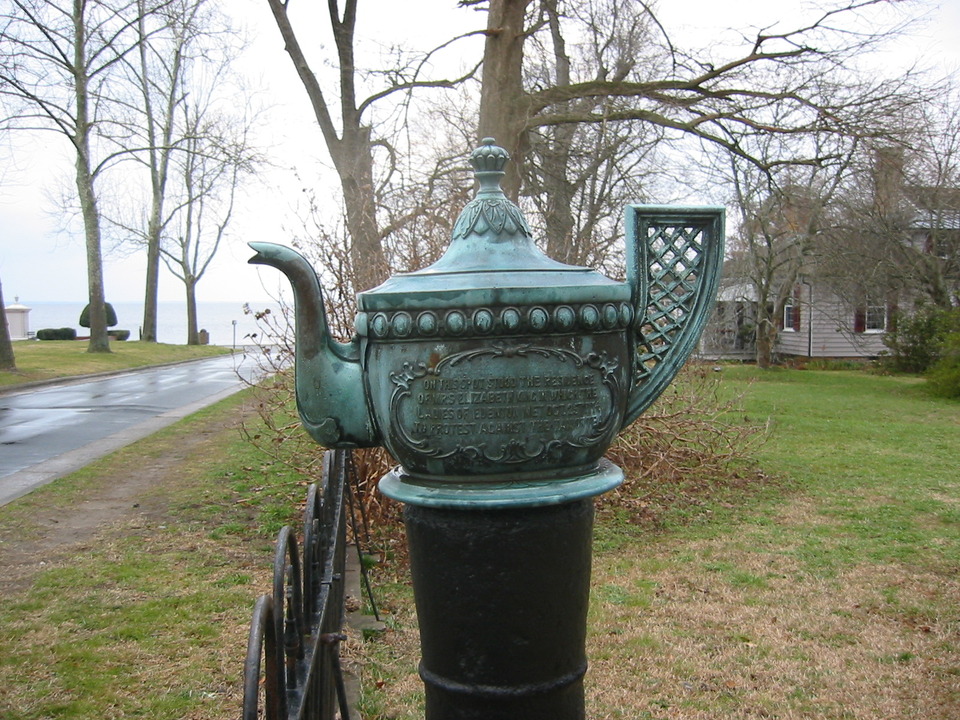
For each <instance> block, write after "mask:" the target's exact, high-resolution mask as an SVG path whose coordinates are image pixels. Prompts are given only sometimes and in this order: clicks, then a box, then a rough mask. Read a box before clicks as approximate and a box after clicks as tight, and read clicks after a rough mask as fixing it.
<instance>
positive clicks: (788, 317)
mask: <svg viewBox="0 0 960 720" xmlns="http://www.w3.org/2000/svg"><path fill="white" fill-rule="evenodd" d="M782 322H783V329H784V330H787V331H790V332H799V330H800V292H799V290H794V293H793V295H791V296H790V297H788V298H787V299H786V301H785V302H784V303H783V320H782Z"/></svg>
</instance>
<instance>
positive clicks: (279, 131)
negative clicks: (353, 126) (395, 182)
mask: <svg viewBox="0 0 960 720" xmlns="http://www.w3.org/2000/svg"><path fill="white" fill-rule="evenodd" d="M298 4H302V5H304V6H306V5H308V4H310V3H307V2H306V0H291V6H293V7H296V6H297V5H298ZM456 4H457V3H456V0H415V1H413V0H411V1H409V2H398V1H397V0H361V2H360V15H359V22H358V34H360V35H361V37H366V38H368V39H372V40H377V41H382V42H384V43H389V42H391V41H396V42H407V43H408V44H412V45H415V46H417V47H428V46H430V45H431V44H432V41H433V40H442V39H444V38H446V37H449V36H450V35H452V34H456V33H457V32H464V31H466V30H468V29H472V28H474V27H480V26H482V24H483V23H484V20H485V16H484V15H483V14H481V13H477V12H476V11H472V10H464V9H458V8H457V7H456ZM816 4H817V3H810V2H802V1H801V0H763V1H757V0H666V1H665V2H662V3H661V5H662V6H663V9H662V10H661V12H660V17H661V20H662V21H663V23H664V24H665V25H666V26H667V27H668V29H670V30H671V31H672V34H673V39H674V41H675V42H676V41H677V38H678V37H681V38H683V39H684V40H687V41H688V42H691V43H696V42H706V41H707V40H708V39H709V38H716V36H717V32H718V30H719V29H721V28H723V27H728V26H732V27H741V28H742V27H745V24H746V23H749V24H752V25H767V24H769V23H773V22H775V21H776V19H777V18H778V16H779V17H782V16H783V15H784V14H789V13H790V12H792V11H794V10H796V9H797V8H799V7H802V6H810V5H814V6H815V5H816ZM229 5H230V6H231V7H232V8H235V10H236V12H237V13H238V17H240V18H241V19H242V21H243V22H244V23H245V24H247V26H248V29H249V32H250V34H251V38H252V40H253V42H252V45H251V47H250V48H249V50H248V53H247V55H246V57H245V59H244V62H243V68H244V69H245V71H246V72H248V73H249V74H250V75H251V76H252V78H253V82H254V84H260V85H262V86H263V87H264V97H265V100H266V102H268V103H269V104H270V105H271V106H272V109H271V111H270V115H269V117H270V121H269V122H268V123H267V126H266V127H264V128H263V139H264V142H267V143H269V150H268V152H269V154H270V156H271V158H272V160H273V165H274V168H272V169H271V170H270V171H269V172H264V173H262V175H261V176H260V177H259V178H257V179H256V180H254V181H251V182H250V183H249V184H248V186H247V188H246V192H245V194H244V199H243V202H242V206H243V207H242V209H241V211H240V213H239V214H238V215H237V217H236V219H235V220H234V222H233V223H232V225H231V229H232V234H231V237H230V238H229V240H228V242H227V244H226V245H225V246H223V247H222V248H221V250H220V252H219V254H218V256H217V258H216V260H215V261H214V265H213V266H212V268H211V269H210V270H209V271H208V274H207V275H205V276H204V278H203V279H202V280H201V281H200V284H199V285H198V290H197V294H198V299H199V300H200V301H219V300H223V301H235V302H253V303H259V302H263V301H267V300H269V299H270V298H271V297H273V296H275V295H276V293H277V292H278V291H279V290H280V289H282V288H285V287H286V281H285V280H282V279H281V277H280V274H279V273H278V272H276V271H274V270H272V269H270V268H255V267H253V266H249V265H247V264H246V260H247V258H248V257H249V256H250V255H251V253H250V251H249V250H248V249H247V247H246V242H248V241H251V240H266V241H271V242H279V243H281V244H287V243H289V238H290V237H291V235H292V233H293V229H295V228H296V227H297V226H298V222H297V220H296V206H297V202H299V200H300V197H301V193H300V192H299V188H300V187H303V185H305V184H309V185H310V186H312V187H314V188H315V189H317V190H319V191H320V192H321V194H322V193H324V192H327V190H328V189H332V188H334V187H335V186H336V176H335V174H334V173H333V170H332V169H330V168H329V161H328V159H327V158H326V155H325V152H324V150H323V145H322V142H321V139H320V135H319V130H317V129H316V127H315V123H314V122H313V121H312V114H311V111H310V108H309V106H308V104H307V102H306V99H305V93H304V91H303V89H302V87H301V86H300V84H299V81H298V80H297V78H296V76H295V74H294V72H293V69H292V65H291V63H290V61H289V59H288V57H287V56H286V54H285V53H284V51H283V46H282V42H281V41H280V37H279V32H278V31H277V29H276V26H275V25H274V23H273V18H272V16H271V15H270V12H269V9H268V7H267V4H266V0H230V3H229ZM927 5H928V7H930V8H931V13H932V15H931V22H929V23H928V24H927V26H926V28H925V29H924V30H922V31H921V32H920V33H919V34H918V35H917V36H915V37H914V38H913V39H912V40H911V41H910V42H907V43H903V44H902V45H901V49H900V53H899V55H898V56H897V61H898V62H906V61H907V60H908V59H909V58H910V57H912V56H915V57H916V58H918V59H920V60H922V61H923V62H925V63H930V64H933V63H937V64H941V65H944V66H946V67H950V68H957V67H960V0H944V2H941V3H939V5H938V4H937V3H934V2H930V3H928V4H927ZM413 8H416V12H411V10H412V9H413ZM681 26H687V28H686V30H685V31H684V32H683V33H681V32H680V31H679V28H680V27H681ZM481 47H482V41H479V40H477V41H474V44H473V46H472V48H473V49H472V50H471V48H470V47H469V46H467V47H466V48H465V52H467V53H471V52H476V53H479V52H480V51H481ZM361 62H362V59H361ZM65 145H66V141H65V140H64V139H63V138H62V137H61V136H59V135H54V134H47V135H46V136H45V137H43V138H41V139H40V140H39V141H38V142H36V143H33V144H31V145H29V146H28V147H27V148H23V147H20V148H18V151H17V152H16V153H14V156H13V157H11V153H10V152H9V151H8V150H9V149H8V150H5V151H2V152H0V161H2V165H3V169H4V174H3V176H2V177H0V280H2V282H3V294H4V299H5V300H6V302H7V303H8V304H10V303H12V302H13V301H14V298H15V297H18V298H19V299H20V302H23V303H25V304H27V305H30V304H31V303H36V302H43V301H71V302H80V301H85V299H86V295H87V290H86V263H85V259H84V258H85V255H84V247H83V239H82V237H80V236H71V235H68V234H66V233H63V232H58V231H57V227H58V223H57V221H56V219H55V203H53V202H52V200H51V197H55V196H56V195H57V193H58V190H57V188H58V187H63V186H64V184H65V183H69V182H70V180H71V174H72V167H71V165H72V162H71V159H70V158H69V155H68V154H67V151H68V148H66V147H65ZM471 149H472V148H464V153H465V154H466V153H468V152H469V151H470V150H471ZM298 175H299V177H300V180H299V181H298V180H297V176H298ZM106 250H107V249H106V248H105V251H106ZM105 260H106V265H105V276H104V283H105V288H106V297H107V300H108V301H111V302H124V301H140V300H142V295H143V290H142V288H143V274H144V263H143V260H142V258H140V257H138V256H129V257H121V256H120V255H119V254H110V255H107V257H106V258H105ZM160 293H161V300H181V299H182V296H183V290H182V285H181V284H180V282H179V281H178V280H177V279H175V278H173V277H172V276H171V275H170V274H169V273H168V272H167V271H166V269H163V270H162V271H161V289H160Z"/></svg>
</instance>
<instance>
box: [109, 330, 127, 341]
mask: <svg viewBox="0 0 960 720" xmlns="http://www.w3.org/2000/svg"><path fill="white" fill-rule="evenodd" d="M107 336H108V337H110V338H113V339H114V340H127V339H129V338H130V331H129V330H111V331H109V332H108V333H107Z"/></svg>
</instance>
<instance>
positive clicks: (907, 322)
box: [883, 306, 960, 373]
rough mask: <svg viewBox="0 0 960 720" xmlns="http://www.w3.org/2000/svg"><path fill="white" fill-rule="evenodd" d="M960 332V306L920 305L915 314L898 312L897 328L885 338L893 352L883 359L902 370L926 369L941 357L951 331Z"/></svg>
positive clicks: (892, 367) (892, 368) (922, 370)
mask: <svg viewBox="0 0 960 720" xmlns="http://www.w3.org/2000/svg"><path fill="white" fill-rule="evenodd" d="M957 332H960V308H950V309H944V308H938V307H932V306H921V307H919V308H917V310H916V312H914V313H913V314H912V315H898V316H897V324H896V327H895V328H894V329H893V330H891V331H890V332H888V333H887V335H886V337H884V340H883V342H884V344H885V345H886V346H887V347H888V348H890V354H889V355H888V356H887V357H886V358H885V360H884V362H885V364H886V365H887V366H888V367H889V369H891V370H896V371H899V372H913V373H922V372H926V371H927V370H928V369H930V368H931V367H932V366H933V365H935V364H936V363H937V361H938V360H940V356H941V347H942V345H943V343H944V339H945V338H946V336H947V335H948V334H950V333H957Z"/></svg>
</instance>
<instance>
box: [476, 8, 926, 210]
mask: <svg viewBox="0 0 960 720" xmlns="http://www.w3.org/2000/svg"><path fill="white" fill-rule="evenodd" d="M484 3H485V4H486V5H487V7H488V23H487V39H486V46H485V50H484V63H483V84H484V87H483V90H482V92H481V105H480V120H479V129H480V134H481V135H487V136H492V137H496V138H497V139H498V140H499V141H500V144H502V145H504V147H506V148H507V149H508V150H509V151H510V153H511V156H512V157H513V158H514V161H515V163H516V171H515V172H514V174H513V175H509V176H508V177H507V179H506V182H505V188H506V189H507V191H508V194H511V195H512V196H513V197H514V198H516V197H517V196H518V194H519V192H520V178H521V177H522V176H523V172H524V167H525V165H526V162H527V155H528V150H529V147H530V142H529V135H530V134H531V133H532V132H534V131H537V130H541V129H543V128H549V127H553V126H558V125H568V124H578V123H589V124H610V123H614V122H620V121H633V120H638V121H642V122H644V123H647V124H649V125H652V126H656V127H659V128H661V129H662V130H663V131H664V133H665V135H664V137H665V138H667V139H669V140H671V141H682V140H684V139H686V140H690V139H693V140H695V141H697V142H698V143H702V144H704V145H705V146H707V147H713V148H719V149H723V150H724V151H726V152H728V153H730V154H732V155H733V156H735V157H739V158H741V159H743V160H744V161H747V162H751V163H753V164H755V165H757V166H758V167H761V168H763V169H764V170H769V169H772V168H773V167H776V166H779V165H785V164H824V163H830V162H837V161H839V160H841V159H842V158H841V157H837V156H834V155H827V156H818V155H816V154H815V152H814V151H815V150H817V149H818V148H817V147H814V146H810V145H805V144H803V143H791V144H790V145H789V146H785V149H789V150H791V151H792V152H791V153H790V154H786V155H782V156H777V157H763V156H761V155H760V153H759V152H758V148H757V146H758V143H760V144H761V145H762V142H763V139H764V138H765V137H767V136H777V137H783V138H789V137H798V136H801V135H813V134H821V135H822V134H824V133H835V134H842V135H858V136H864V135H874V134H882V133H884V132H886V128H885V127H884V125H883V121H884V120H885V119H887V118H890V117H891V116H893V115H894V114H896V113H897V112H900V111H901V110H902V109H903V108H904V107H907V106H914V105H916V104H917V103H919V102H922V100H923V97H921V94H920V93H918V92H917V91H916V88H914V87H912V84H911V83H912V77H911V76H910V74H909V73H908V74H905V75H902V76H900V77H897V78H895V79H892V80H882V79H878V78H875V77H871V78H864V77H857V76H856V74H855V73H854V72H853V71H851V70H849V69H847V61H850V60H851V59H853V58H855V57H856V56H857V55H858V54H861V53H863V52H865V51H866V50H868V49H869V48H870V47H871V46H872V45H873V44H875V43H878V42H879V41H881V40H883V39H884V38H885V37H887V36H889V35H890V34H891V33H895V32H896V31H897V29H898V28H897V27H893V28H891V27H889V26H883V27H882V29H880V30H878V31H877V32H875V33H869V34H864V33H863V32H858V31H856V29H855V26H854V21H856V20H858V19H861V18H862V17H863V16H864V15H865V14H868V13H870V11H871V10H873V9H876V10H878V11H879V10H880V9H884V10H888V9H889V5H890V4H889V3H887V2H885V1H883V0H838V1H837V2H833V3H830V4H828V9H825V10H819V11H818V14H817V15H815V16H814V17H813V18H812V19H811V20H810V21H809V22H808V23H806V24H804V25H803V26H801V27H798V28H795V29H789V30H775V29H766V30H761V31H760V32H758V33H757V34H756V35H755V36H754V37H752V38H750V37H747V36H744V43H743V46H742V52H741V53H739V54H738V55H735V56H727V57H724V58H711V57H709V56H708V53H709V49H705V48H697V52H696V54H693V53H688V52H685V51H683V50H682V49H680V48H679V47H678V46H677V45H675V44H673V43H672V41H671V40H670V37H669V35H668V34H667V32H666V31H665V29H664V28H663V27H662V25H661V24H660V23H659V21H658V19H657V18H656V16H655V15H654V14H653V12H652V10H651V9H650V7H649V5H647V4H646V3H640V5H641V6H642V7H643V8H644V11H645V12H646V13H647V14H648V15H649V24H650V27H655V28H658V29H659V30H660V31H661V32H660V35H659V38H660V39H659V41H657V42H655V38H654V37H653V36H651V35H648V36H645V39H644V44H643V47H642V48H641V49H642V50H643V51H642V52H632V51H629V52H623V53H620V54H619V56H618V62H619V64H618V65H615V66H613V67H614V68H616V70H617V72H616V73H615V74H610V75H607V76H599V77H584V78H575V77H571V80H570V82H569V83H564V82H562V78H558V82H557V83H556V84H548V85H533V86H528V85H527V84H526V82H525V77H524V74H523V72H522V69H523V64H524V57H525V48H526V45H527V43H528V42H529V41H530V39H531V38H532V37H534V35H535V33H536V32H538V31H540V30H541V28H546V29H547V30H544V32H547V31H549V32H551V33H554V34H555V33H556V31H555V30H554V28H553V27H552V25H551V22H550V18H551V17H552V15H554V14H556V13H557V8H558V7H559V3H558V2H555V0H461V5H481V4H484ZM572 6H573V4H571V7H572ZM544 18H546V20H545V19H544ZM568 19H573V20H575V19H576V18H575V17H572V16H570V17H568ZM847 21H849V22H847ZM845 23H846V26H847V27H848V28H849V31H844V29H843V28H844V26H845ZM626 49H631V48H630V46H627V48H626ZM634 49H635V48H634ZM851 64H852V63H851ZM614 99H616V100H620V101H624V102H621V103H619V104H616V105H614V106H612V107H611V105H610V104H608V103H606V102H599V101H600V100H614Z"/></svg>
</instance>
